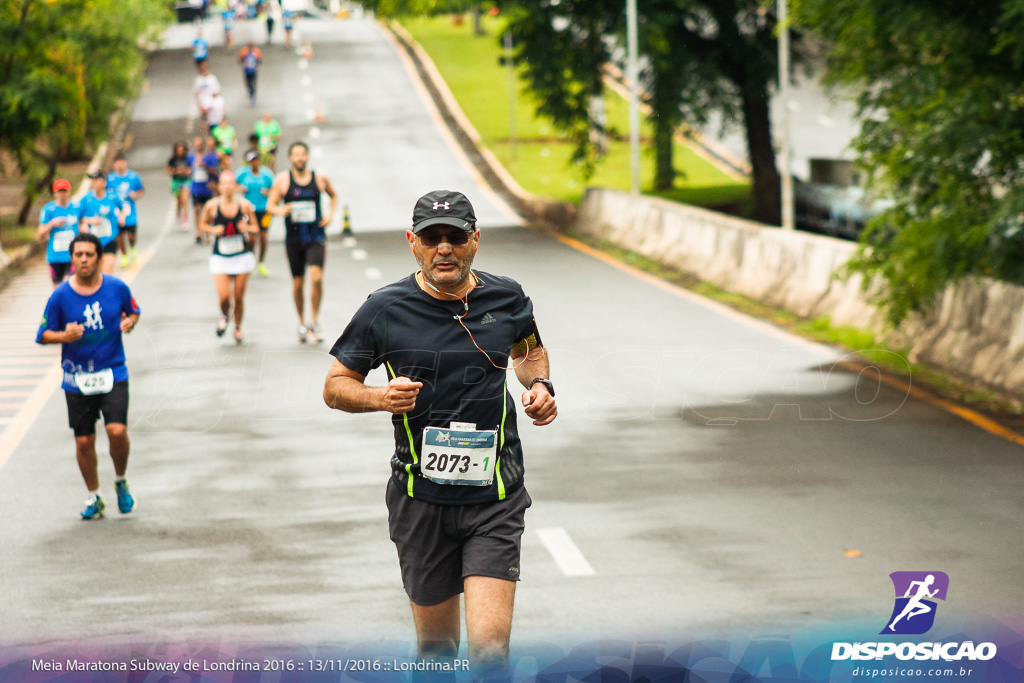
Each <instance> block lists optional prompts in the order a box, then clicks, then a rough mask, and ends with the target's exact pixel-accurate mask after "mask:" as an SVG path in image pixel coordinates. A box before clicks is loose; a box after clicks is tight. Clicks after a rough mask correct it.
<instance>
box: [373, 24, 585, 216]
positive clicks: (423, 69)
mask: <svg viewBox="0 0 1024 683" xmlns="http://www.w3.org/2000/svg"><path fill="white" fill-rule="evenodd" d="M381 25H382V26H383V28H384V30H386V31H388V32H389V33H390V34H391V35H392V36H393V37H394V39H395V40H396V41H397V42H398V44H399V45H400V46H401V48H402V49H403V50H405V52H406V54H407V55H408V57H409V59H410V60H412V63H413V65H414V66H415V68H416V74H417V75H418V76H419V78H420V81H421V82H422V83H423V86H424V87H425V88H426V89H427V92H428V93H430V97H431V99H432V100H433V101H434V105H435V106H436V107H437V109H438V111H439V112H440V114H441V118H442V119H443V120H444V122H445V125H446V126H448V129H449V130H450V131H451V132H452V135H454V136H455V139H456V140H457V141H458V143H459V145H460V146H461V147H462V149H463V151H464V152H465V153H466V156H467V157H469V160H470V161H471V162H472V164H473V166H474V167H475V168H476V169H477V170H478V171H479V172H480V174H481V175H482V176H483V177H484V180H485V181H486V182H487V184H488V185H489V186H490V187H491V189H492V190H494V191H495V192H496V193H498V194H499V195H500V196H501V197H502V199H504V200H505V201H507V202H508V203H509V205H510V206H512V207H513V208H514V209H515V210H516V212H517V213H518V214H519V215H520V216H522V217H523V218H524V219H525V220H526V221H527V223H528V225H529V227H534V228H540V229H542V230H555V231H558V232H562V231H564V230H565V229H566V228H567V227H568V226H569V225H570V224H571V223H572V221H573V220H574V219H575V217H576V205H575V204H570V203H568V202H560V201H558V200H556V199H551V198H549V197H543V196H541V195H535V194H532V193H530V192H527V191H526V190H524V189H523V188H522V187H521V186H520V185H519V183H517V182H516V181H515V179H514V178H513V177H512V174H510V173H509V172H508V170H507V169H506V168H505V167H504V166H502V165H501V162H500V161H498V158H497V157H496V156H495V155H494V153H493V152H491V150H489V149H488V148H487V146H486V145H484V144H483V143H482V142H481V140H480V134H479V133H478V132H477V131H476V128H474V127H473V124H472V123H470V121H469V119H468V118H467V117H466V115H465V113H464V112H463V111H462V108H461V107H460V106H459V104H458V102H457V101H456V100H455V96H454V95H453V94H452V92H451V90H450V89H449V88H448V84H447V83H445V81H444V79H443V78H442V77H441V73H440V72H439V71H438V69H437V66H436V65H435V64H434V62H433V60H432V59H430V56H429V55H428V54H427V53H426V51H425V50H424V49H423V48H422V47H421V46H420V45H419V43H417V42H416V40H415V39H414V38H413V37H412V36H411V35H410V34H409V33H408V31H406V30H405V29H404V28H403V27H402V26H400V25H399V24H397V23H396V22H393V21H392V22H387V23H382V24H381Z"/></svg>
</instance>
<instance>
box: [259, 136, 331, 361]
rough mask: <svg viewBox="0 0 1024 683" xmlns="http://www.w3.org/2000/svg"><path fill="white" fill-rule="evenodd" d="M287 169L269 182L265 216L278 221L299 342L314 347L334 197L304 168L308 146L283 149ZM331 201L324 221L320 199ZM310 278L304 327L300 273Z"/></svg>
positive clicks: (326, 182) (327, 184)
mask: <svg viewBox="0 0 1024 683" xmlns="http://www.w3.org/2000/svg"><path fill="white" fill-rule="evenodd" d="M288 160H289V161H290V162H291V165H292V167H291V169H289V170H287V171H282V172H281V173H279V174H278V176H277V178H275V179H274V185H273V187H271V188H270V196H269V197H268V198H267V212H268V213H271V214H273V215H276V216H284V227H285V237H284V246H285V252H286V254H287V256H288V266H289V268H290V269H291V271H292V296H293V297H294V299H295V310H296V311H297V312H298V314H299V328H298V336H299V341H300V342H301V343H303V344H305V343H306V340H307V338H309V337H312V338H313V340H314V341H315V342H316V343H318V344H319V343H321V342H323V340H324V334H323V331H322V329H321V327H320V320H319V318H320V301H321V299H322V298H323V273H324V270H323V269H324V261H325V260H326V258H327V242H326V240H327V230H326V228H327V226H328V225H330V223H331V221H332V220H333V219H334V214H335V212H337V210H338V195H337V194H336V193H335V192H334V186H333V185H331V181H330V179H328V177H327V176H326V175H324V174H323V173H314V172H313V170H312V169H310V168H308V163H309V147H307V146H306V143H304V142H295V143H292V146H291V147H289V148H288ZM323 194H326V195H327V196H328V197H330V198H331V210H330V211H329V212H328V213H327V215H326V216H325V215H324V214H323V208H322V207H321V206H320V197H321V195H323ZM307 267H308V268H309V278H310V292H309V304H310V311H311V317H310V324H309V325H307V324H306V311H305V297H304V295H303V290H304V288H305V282H306V268H307Z"/></svg>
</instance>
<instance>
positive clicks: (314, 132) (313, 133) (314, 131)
mask: <svg viewBox="0 0 1024 683" xmlns="http://www.w3.org/2000/svg"><path fill="white" fill-rule="evenodd" d="M309 137H311V138H313V139H314V140H316V139H317V138H318V137H320V128H319V127H318V126H313V127H312V128H310V129H309Z"/></svg>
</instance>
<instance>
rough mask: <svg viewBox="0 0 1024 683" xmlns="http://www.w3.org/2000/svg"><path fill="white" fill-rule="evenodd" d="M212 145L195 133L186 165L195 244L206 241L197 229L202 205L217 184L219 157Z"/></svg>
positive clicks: (202, 233)
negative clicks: (193, 215) (190, 174)
mask: <svg viewBox="0 0 1024 683" xmlns="http://www.w3.org/2000/svg"><path fill="white" fill-rule="evenodd" d="M211 139H212V138H211ZM215 144H216V143H214V145H215ZM214 145H210V146H209V148H208V147H207V144H206V138H204V137H202V136H199V135H197V136H196V137H195V139H194V140H193V141H192V146H193V149H195V151H194V152H192V153H191V154H189V155H188V165H189V166H190V167H191V168H192V188H191V190H192V192H191V195H192V208H193V210H194V211H195V217H196V244H206V243H207V241H208V238H207V236H206V233H204V232H203V231H202V230H200V229H199V220H200V218H202V215H203V205H204V204H206V202H208V201H210V198H211V197H213V188H215V187H216V186H217V174H218V173H219V172H220V157H219V156H217V150H216V147H215V146H214Z"/></svg>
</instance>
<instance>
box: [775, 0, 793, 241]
mask: <svg viewBox="0 0 1024 683" xmlns="http://www.w3.org/2000/svg"><path fill="white" fill-rule="evenodd" d="M786 1H787V0H778V12H779V99H781V100H782V103H781V104H782V144H781V145H780V146H781V150H780V151H781V156H782V169H781V170H782V174H781V175H782V188H781V193H782V227H783V228H785V229H786V230H793V229H794V228H795V227H796V220H795V217H794V208H793V170H792V168H791V162H792V149H791V147H790V140H789V19H788V8H787V6H786Z"/></svg>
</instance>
